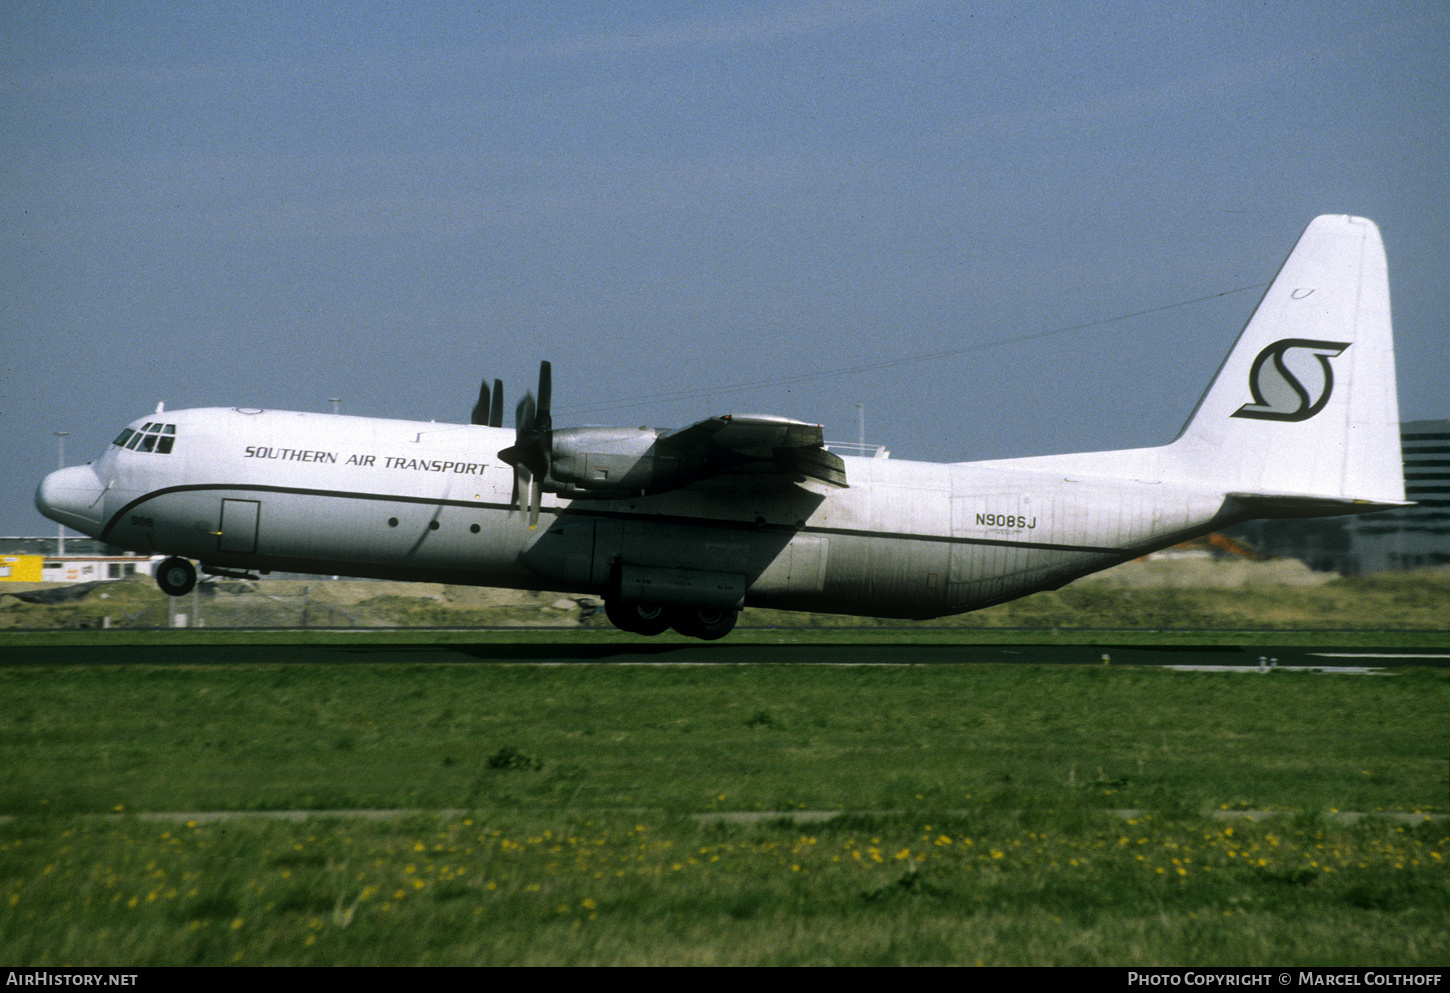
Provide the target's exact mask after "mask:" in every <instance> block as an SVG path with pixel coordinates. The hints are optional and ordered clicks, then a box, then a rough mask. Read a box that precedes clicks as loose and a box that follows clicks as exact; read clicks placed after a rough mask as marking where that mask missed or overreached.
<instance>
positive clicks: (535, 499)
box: [529, 476, 544, 531]
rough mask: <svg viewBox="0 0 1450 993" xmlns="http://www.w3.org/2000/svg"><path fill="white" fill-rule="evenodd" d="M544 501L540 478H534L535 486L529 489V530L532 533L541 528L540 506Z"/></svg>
mask: <svg viewBox="0 0 1450 993" xmlns="http://www.w3.org/2000/svg"><path fill="white" fill-rule="evenodd" d="M543 500H544V488H543V486H541V485H540V484H539V477H538V476H535V477H534V483H533V486H531V487H530V488H529V530H530V531H532V530H534V529H535V528H537V527H538V526H539V504H541V503H543Z"/></svg>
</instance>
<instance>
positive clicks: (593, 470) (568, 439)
mask: <svg viewBox="0 0 1450 993" xmlns="http://www.w3.org/2000/svg"><path fill="white" fill-rule="evenodd" d="M659 434H660V432H659V431H656V430H654V429H653V428H563V429H560V430H556V431H554V432H553V448H552V454H551V459H550V469H549V478H548V480H547V481H546V482H545V484H544V488H545V489H547V490H549V491H550V492H551V493H558V494H560V495H561V496H566V497H574V498H585V499H588V498H593V499H596V500H604V499H612V498H618V497H624V496H637V495H639V494H641V493H653V492H658V491H659V490H666V489H673V488H674V487H676V486H680V485H682V484H683V483H684V482H687V481H688V480H687V479H686V474H687V467H686V466H685V465H683V464H682V462H681V460H680V459H679V458H678V457H677V456H675V455H674V454H673V453H665V452H661V451H659V450H658V449H657V447H656V446H655V439H656V438H658V437H659Z"/></svg>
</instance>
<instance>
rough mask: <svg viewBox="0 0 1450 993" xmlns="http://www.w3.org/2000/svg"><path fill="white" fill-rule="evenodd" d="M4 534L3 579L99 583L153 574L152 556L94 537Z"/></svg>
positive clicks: (1, 543) (1, 549) (0, 579)
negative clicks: (63, 540)
mask: <svg viewBox="0 0 1450 993" xmlns="http://www.w3.org/2000/svg"><path fill="white" fill-rule="evenodd" d="M59 545H60V539H59V537H51V538H3V537H0V583H6V582H9V583H99V582H105V581H107V580H111V579H128V578H130V577H131V576H135V575H143V576H149V575H151V574H152V572H153V570H154V569H155V563H154V562H153V560H152V559H150V558H147V557H146V556H143V555H132V554H131V553H129V552H124V551H122V550H121V549H119V548H113V547H112V546H110V545H107V544H105V543H104V542H100V541H97V540H96V539H94V538H78V537H71V536H67V537H66V539H65V551H64V552H63V553H62V552H61V551H60V548H59Z"/></svg>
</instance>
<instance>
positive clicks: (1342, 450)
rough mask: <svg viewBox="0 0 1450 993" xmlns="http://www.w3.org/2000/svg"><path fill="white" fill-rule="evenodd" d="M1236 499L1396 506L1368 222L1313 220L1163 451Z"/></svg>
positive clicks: (1397, 470) (1387, 359) (1387, 374)
mask: <svg viewBox="0 0 1450 993" xmlns="http://www.w3.org/2000/svg"><path fill="white" fill-rule="evenodd" d="M1165 454H1168V455H1169V458H1170V459H1171V461H1173V462H1174V463H1176V464H1177V465H1178V466H1179V468H1180V470H1181V471H1182V472H1183V473H1184V474H1185V475H1191V476H1194V477H1197V478H1200V479H1205V478H1207V479H1211V480H1212V481H1213V482H1214V483H1215V484H1217V485H1221V486H1223V488H1224V489H1225V490H1226V491H1228V492H1233V493H1236V494H1240V495H1244V496H1250V495H1252V496H1263V497H1271V498H1287V499H1289V500H1290V501H1292V500H1293V499H1295V498H1308V500H1309V501H1311V502H1312V501H1325V502H1328V503H1353V504H1361V503H1363V504H1401V503H1403V502H1404V499H1405V488H1404V473H1403V470H1402V467H1401V462H1400V436H1399V405H1398V400H1397V397H1396V392H1395V359H1394V344H1393V341H1392V338H1391V329H1390V293H1389V276H1388V270H1387V267H1386V264H1385V253H1384V245H1383V243H1382V242H1381V240H1380V233H1379V229H1378V228H1377V227H1375V225H1374V222H1372V221H1368V220H1366V219H1364V218H1362V217H1346V216H1343V215H1326V216H1323V217H1318V218H1315V219H1314V221H1312V222H1311V223H1310V225H1309V227H1308V228H1306V229H1305V231H1304V234H1303V236H1302V237H1300V239H1299V242H1298V244H1296V245H1295V246H1294V250H1293V252H1291V253H1290V255H1289V258H1288V259H1287V260H1286V261H1285V262H1284V265H1283V267H1282V268H1280V270H1279V274H1278V276H1277V277H1275V279H1274V282H1273V284H1272V285H1271V286H1270V287H1269V289H1268V292H1266V293H1265V294H1264V298H1263V299H1262V300H1261V301H1260V302H1259V306H1258V308H1257V309H1256V310H1255V311H1254V314H1253V317H1251V318H1250V319H1249V323H1248V324H1247V326H1245V328H1244V330H1243V333H1242V334H1240V335H1239V339H1238V342H1237V343H1236V344H1235V345H1234V348H1233V351H1231V352H1230V353H1229V356H1228V358H1227V359H1226V360H1225V361H1224V364H1223V365H1222V367H1220V369H1219V371H1218V375H1217V376H1216V377H1215V378H1214V380H1213V383H1212V385H1210V386H1209V388H1208V392H1207V393H1205V394H1204V395H1203V399H1201V400H1200V401H1199V403H1198V407H1197V408H1196V409H1195V410H1194V412H1193V414H1192V416H1191V417H1190V418H1189V420H1188V423H1187V424H1186V425H1185V426H1184V429H1183V432H1182V433H1181V434H1180V435H1179V437H1178V438H1177V440H1175V441H1174V442H1173V444H1172V445H1171V446H1169V450H1168V452H1167V453H1165Z"/></svg>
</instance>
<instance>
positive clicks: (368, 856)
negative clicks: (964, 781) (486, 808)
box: [0, 812, 1450, 966]
mask: <svg viewBox="0 0 1450 993" xmlns="http://www.w3.org/2000/svg"><path fill="white" fill-rule="evenodd" d="M1447 855H1450V837H1447V833H1446V830H1445V827H1444V825H1443V824H1423V825H1419V826H1410V827H1403V826H1394V825H1388V824H1384V823H1366V824H1361V825H1357V826H1355V827H1352V828H1326V827H1325V826H1324V825H1322V824H1316V823H1294V824H1277V823H1262V822H1253V821H1243V822H1236V823H1234V824H1231V825H1224V824H1216V823H1215V824H1207V823H1198V822H1185V821H1179V820H1171V821H1161V820H1158V819H1155V818H1152V817H1143V818H1134V819H1129V820H1121V819H1110V818H1106V817H1098V818H1088V819H1078V820H1074V821H1072V822H1070V823H1066V824H1062V823H1057V822H1054V821H1053V820H1052V819H1051V818H1042V817H1035V818H1021V817H1013V816H1009V815H1006V814H1001V813H998V814H993V813H990V812H989V813H986V814H984V815H981V816H976V817H960V816H959V817H935V816H931V815H927V816H925V817H923V816H915V817H913V816H906V815H902V816H898V817H879V816H877V817H859V816H858V817H843V818H840V819H838V820H836V821H833V822H830V823H826V824H820V825H810V826H805V827H802V826H800V825H795V824H786V823H780V822H776V823H766V824H762V825H756V826H751V827H740V826H732V825H709V824H706V825H701V824H699V823H696V822H692V821H684V820H678V819H673V820H672V819H667V818H661V817H659V816H658V815H636V816H631V817H625V816H621V815H619V814H614V815H607V814H596V815H589V816H585V815H564V816H558V817H552V818H545V817H540V816H538V815H519V814H482V813H481V814H477V815H474V816H462V815H460V816H454V817H441V818H440V817H430V816H416V817H413V818H410V819H407V820H400V821H392V822H382V823H378V822H368V821H362V820H346V819H322V820H316V821H310V822H307V823H304V824H285V823H272V822H264V821H239V822H238V821H231V822H225V823H195V822H176V823H170V824H157V823H146V822H140V821H136V820H130V819H119V820H109V821H100V820H89V821H71V822H66V823H64V825H60V824H57V825H47V824H43V823H37V822H20V823H15V824H11V825H8V826H5V827H4V828H0V865H3V867H4V869H5V872H4V876H3V878H0V901H3V904H0V905H3V906H4V907H5V913H4V915H3V916H0V951H3V953H4V954H5V957H6V960H7V961H10V962H12V963H17V964H19V963H24V964H26V965H62V964H74V963H106V964H113V965H114V964H130V965H172V964H182V965H188V964H195V965H218V964H301V965H324V964H337V963H347V964H353V965H400V964H433V965H455V964H461V965H560V964H562V965H587V964H601V963H607V964H621V965H667V964H668V965H722V964H724V965H901V964H913V965H928V964H982V965H1044V964H1050V965H1128V964H1132V965H1183V964H1195V965H1230V966H1231V965H1251V964H1260V965H1263V964H1284V963H1289V962H1293V963H1295V964H1317V965H1337V966H1351V965H1352V966H1366V965H1373V966H1406V965H1422V966H1423V965H1430V966H1434V965H1443V963H1444V961H1445V958H1446V955H1447V953H1450V938H1447V934H1446V931H1445V928H1444V921H1445V919H1446V915H1447V913H1450V889H1447V886H1446V872H1445V868H1444V860H1445V858H1446V857H1447Z"/></svg>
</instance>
